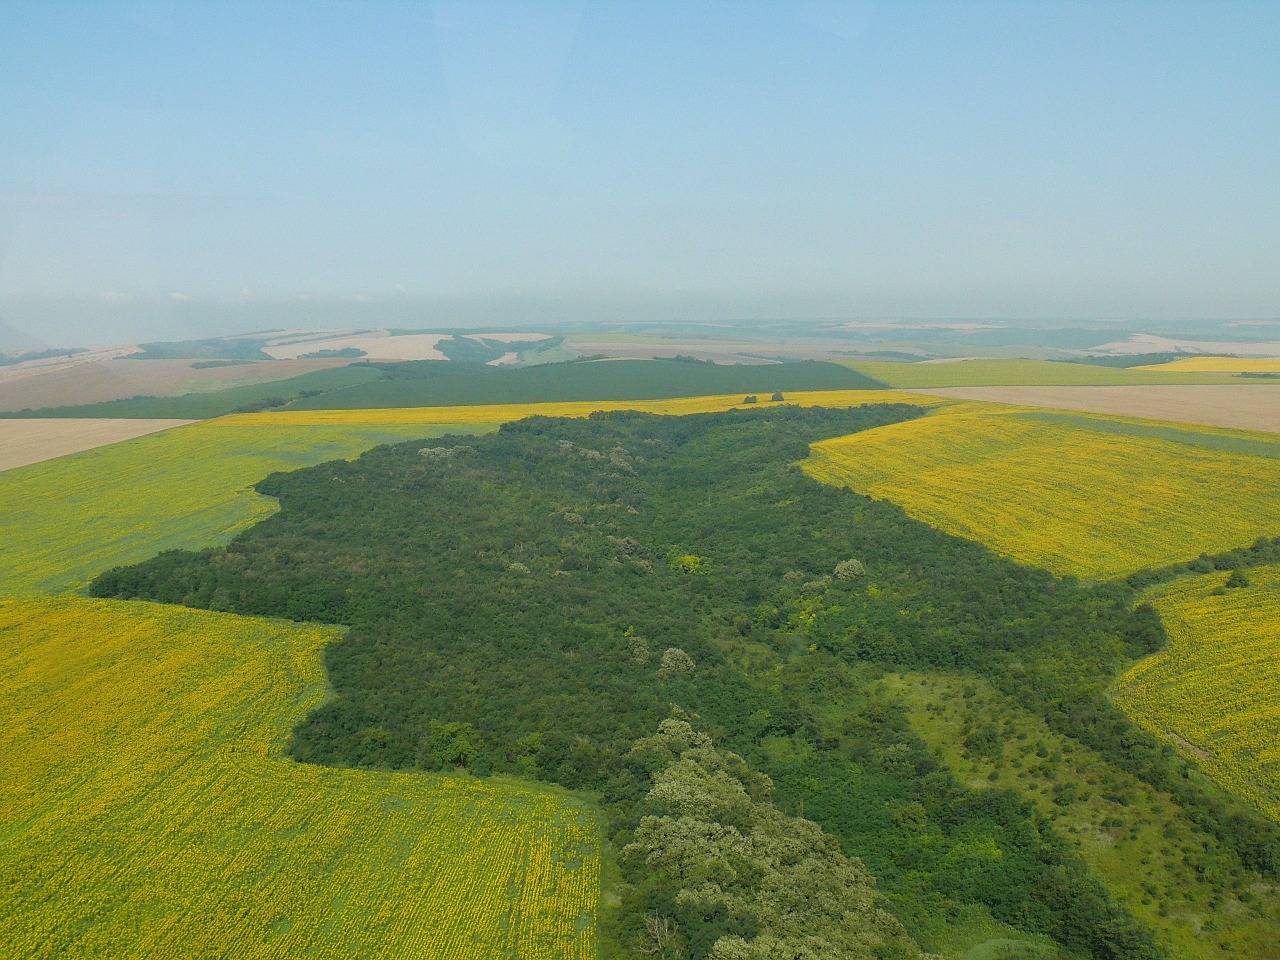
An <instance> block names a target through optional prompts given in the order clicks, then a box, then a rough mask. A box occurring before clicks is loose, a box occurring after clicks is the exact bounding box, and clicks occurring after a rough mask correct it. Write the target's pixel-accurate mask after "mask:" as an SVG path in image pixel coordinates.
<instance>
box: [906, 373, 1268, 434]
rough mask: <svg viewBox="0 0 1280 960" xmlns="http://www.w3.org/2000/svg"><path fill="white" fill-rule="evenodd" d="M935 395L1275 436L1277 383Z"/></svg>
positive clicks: (961, 390) (956, 390) (970, 390)
mask: <svg viewBox="0 0 1280 960" xmlns="http://www.w3.org/2000/svg"><path fill="white" fill-rule="evenodd" d="M914 392H915V393H927V394H929V395H931V396H938V397H960V398H962V399H965V400H987V401H990V402H992V403H1013V404H1018V405H1020V406H1027V407H1048V408H1050V409H1055V410H1077V411H1080V412H1082V413H1110V414H1115V415H1117V416H1124V417H1145V418H1148V419H1152V420H1173V421H1177V422H1179V423H1200V424H1205V425H1207V426H1211V427H1234V428H1236V429H1239V430H1266V431H1268V432H1271V433H1280V384H1277V385H1275V386H1271V385H1267V384H1259V383H1254V384H1222V385H1221V386H1219V385H1218V384H1204V385H1201V384H1195V385H1192V384H1186V385H1177V386H1132V387H940V388H933V389H929V390H921V389H917V390H915V391H914Z"/></svg>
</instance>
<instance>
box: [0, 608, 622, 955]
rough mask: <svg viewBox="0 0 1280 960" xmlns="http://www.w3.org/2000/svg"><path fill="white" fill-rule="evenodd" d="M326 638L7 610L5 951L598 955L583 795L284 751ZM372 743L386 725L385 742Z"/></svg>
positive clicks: (2, 832) (186, 621)
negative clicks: (299, 759)
mask: <svg viewBox="0 0 1280 960" xmlns="http://www.w3.org/2000/svg"><path fill="white" fill-rule="evenodd" d="M335 634H336V631H335V630H334V629H332V628H320V627H314V626H299V625H294V624H287V623H283V622H279V621H269V620H260V619H256V618H248V617H238V616H232V615H228V614H215V613H208V612H200V611H192V610H186V609H183V608H180V607H165V606H159V605H154V604H144V603H124V602H119V601H98V600H84V599H80V598H62V599H58V600H36V601H17V602H8V603H4V604H0V717H3V721H4V722H3V723H0V745H2V746H3V749H4V751H5V753H6V755H8V756H20V757H22V758H23V761H24V762H23V763H20V764H17V765H13V766H11V767H10V769H9V771H8V772H7V773H6V786H5V790H4V792H3V793H2V794H0V839H2V841H3V842H0V875H3V876H4V878H5V909H4V910H3V911H0V942H2V943H3V944H4V945H5V946H6V947H7V951H6V952H7V953H8V954H9V955H12V956H17V955H21V956H25V957H30V958H43V957H102V956H130V957H137V958H150V957H155V958H170V957H182V956H202V957H213V956H217V957H226V958H239V957H244V958H250V957H253V958H256V957H263V956H273V957H279V956H290V957H293V956H296V957H353V958H354V957H421V958H458V960H471V958H488V957H493V958H498V957H510V956H519V957H525V958H545V960H552V958H591V957H594V956H595V951H596V946H595V942H594V929H595V925H594V918H595V909H596V900H597V897H598V888H599V839H598V827H597V823H596V816H595V813H594V811H593V810H592V809H591V808H589V807H588V806H587V805H586V804H584V803H583V802H582V801H580V800H577V799H575V798H573V797H571V796H569V795H568V794H565V793H563V792H560V791H555V790H551V789H539V788H536V787H534V786H532V785H518V786H517V785H514V784H513V783H501V782H493V781H478V780H474V779H469V778H458V777H450V776H440V775H427V774H420V773H406V774H392V773H381V772H374V771H365V770H350V769H331V768H325V767H315V766H304V765H301V764H297V763H294V762H293V761H290V760H287V759H285V758H284V757H283V756H281V745H282V743H283V742H284V740H285V738H286V737H287V735H288V732H289V730H290V729H291V728H292V727H293V725H294V724H295V723H297V722H298V721H299V720H300V719H301V718H302V716H303V715H304V714H305V713H306V712H307V710H309V709H310V708H311V707H313V706H314V705H315V704H316V703H318V702H319V700H320V698H321V696H322V695H323V692H324V690H325V678H324V672H323V669H322V667H321V665H320V649H321V647H322V646H323V645H324V644H325V643H326V642H328V641H329V640H330V639H332V637H333V636H334V635H335ZM370 735H376V731H375V732H372V733H371V734H370Z"/></svg>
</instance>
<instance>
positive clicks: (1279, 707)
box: [1115, 565, 1280, 819]
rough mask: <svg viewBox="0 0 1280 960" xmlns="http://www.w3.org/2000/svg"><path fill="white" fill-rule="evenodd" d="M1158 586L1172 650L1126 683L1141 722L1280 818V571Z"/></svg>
mask: <svg viewBox="0 0 1280 960" xmlns="http://www.w3.org/2000/svg"><path fill="white" fill-rule="evenodd" d="M1246 575H1247V577H1248V579H1249V581H1250V582H1251V584H1252V585H1251V586H1248V587H1241V588H1234V589H1229V590H1228V589H1225V588H1224V587H1223V583H1224V581H1225V580H1226V579H1227V576H1228V575H1227V574H1226V573H1212V574H1206V575H1203V576H1198V577H1189V578H1184V579H1181V580H1178V581H1175V582H1174V583H1171V584H1168V585H1166V586H1163V587H1159V588H1157V589H1155V590H1153V591H1152V592H1151V594H1150V595H1149V597H1148V598H1149V599H1150V600H1151V601H1152V602H1154V603H1155V606H1156V609H1157V610H1159V611H1160V617H1161V619H1162V620H1163V621H1164V625H1165V629H1166V630H1167V631H1168V633H1169V646H1168V647H1166V648H1165V649H1164V650H1161V651H1160V652H1159V653H1157V654H1155V655H1154V656H1152V657H1148V658H1147V659H1146V660H1143V661H1142V662H1141V663H1139V664H1138V665H1137V666H1135V667H1134V668H1133V669H1132V670H1130V671H1129V672H1128V673H1126V674H1125V675H1124V676H1123V677H1121V678H1120V680H1119V682H1118V683H1117V685H1116V691H1115V695H1116V700H1117V701H1118V702H1119V703H1120V705H1121V706H1123V707H1124V709H1125V710H1126V711H1127V712H1128V713H1129V715H1130V716H1132V717H1133V718H1134V719H1135V720H1137V721H1138V722H1139V723H1141V724H1142V725H1143V726H1145V727H1147V728H1148V729H1150V730H1152V731H1154V732H1156V733H1159V734H1161V735H1163V736H1166V737H1168V738H1169V739H1170V740H1172V741H1173V742H1174V743H1175V744H1177V745H1178V746H1179V747H1180V748H1181V749H1182V750H1183V751H1184V752H1186V753H1190V754H1193V755H1194V756H1195V757H1196V758H1197V759H1198V760H1199V761H1200V764H1201V766H1202V767H1203V768H1204V769H1205V771H1207V772H1208V773H1209V775H1210V776H1212V777H1213V778H1214V779H1215V780H1217V781H1218V782H1219V783H1220V784H1222V785H1223V786H1224V787H1226V788H1227V789H1228V790H1231V791H1232V792H1233V793H1235V794H1237V795H1238V796H1240V797H1243V798H1244V799H1246V800H1248V801H1250V802H1251V803H1253V804H1255V805H1256V806H1257V807H1258V808H1259V809H1261V810H1262V811H1263V812H1265V813H1267V814H1268V815H1269V816H1272V817H1275V818H1277V819H1280V697H1278V696H1277V690H1280V565H1276V566H1267V567H1255V568H1254V569H1252V570H1248V571H1246Z"/></svg>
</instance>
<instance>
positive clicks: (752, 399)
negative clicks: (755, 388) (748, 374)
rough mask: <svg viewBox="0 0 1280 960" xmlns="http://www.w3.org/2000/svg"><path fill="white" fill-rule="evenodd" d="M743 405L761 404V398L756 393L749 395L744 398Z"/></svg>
mask: <svg viewBox="0 0 1280 960" xmlns="http://www.w3.org/2000/svg"><path fill="white" fill-rule="evenodd" d="M742 402H743V403H759V402H760V401H759V398H758V397H757V396H756V395H755V394H754V393H749V394H747V395H746V396H745V397H743V398H742Z"/></svg>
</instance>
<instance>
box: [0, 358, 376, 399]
mask: <svg viewBox="0 0 1280 960" xmlns="http://www.w3.org/2000/svg"><path fill="white" fill-rule="evenodd" d="M196 362H198V361H195V360H128V359H119V360H114V359H109V358H106V357H99V358H98V359H97V360H94V361H89V362H78V363H62V364H58V365H41V366H34V365H32V366H30V367H28V366H27V365H26V364H21V365H20V366H16V367H0V413H13V412H15V411H18V410H26V409H31V410H40V409H42V408H44V407H66V406H71V405H73V404H80V403H102V402H103V401H106V400H128V399H129V398H130V397H137V396H150V397H173V396H177V395H178V394H181V393H200V392H203V391H206V390H221V389H224V388H226V387H235V386H240V385H241V384H247V383H269V382H271V381H273V380H286V379H288V378H289V377H296V376H300V375H301V374H304V373H311V372H312V371H313V370H328V369H330V368H332V367H344V366H346V365H347V364H349V363H350V362H351V361H350V360H341V359H337V360H260V361H256V362H254V363H241V364H237V365H235V366H233V367H206V368H204V369H203V370H193V369H192V368H191V364H192V363H196Z"/></svg>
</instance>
